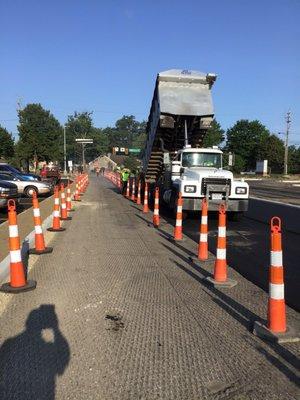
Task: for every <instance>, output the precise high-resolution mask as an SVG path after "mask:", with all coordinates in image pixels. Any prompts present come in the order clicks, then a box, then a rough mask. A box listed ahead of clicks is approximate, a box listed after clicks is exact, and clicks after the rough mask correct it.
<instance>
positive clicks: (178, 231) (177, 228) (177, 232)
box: [174, 192, 183, 241]
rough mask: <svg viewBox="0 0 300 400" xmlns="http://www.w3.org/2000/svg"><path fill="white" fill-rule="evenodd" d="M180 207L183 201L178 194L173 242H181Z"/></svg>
mask: <svg viewBox="0 0 300 400" xmlns="http://www.w3.org/2000/svg"><path fill="white" fill-rule="evenodd" d="M182 206H183V200H182V195H181V192H179V193H178V198H177V212H176V222H175V228H174V240H176V241H177V240H182V239H183V237H182Z"/></svg>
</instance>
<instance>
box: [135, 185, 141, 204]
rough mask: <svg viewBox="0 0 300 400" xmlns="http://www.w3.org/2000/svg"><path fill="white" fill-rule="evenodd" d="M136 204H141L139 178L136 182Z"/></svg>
mask: <svg viewBox="0 0 300 400" xmlns="http://www.w3.org/2000/svg"><path fill="white" fill-rule="evenodd" d="M136 204H137V205H138V206H140V205H141V204H142V202H141V181H140V180H139V183H138V191H137V198H136Z"/></svg>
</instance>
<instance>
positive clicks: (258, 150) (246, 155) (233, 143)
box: [226, 120, 270, 169]
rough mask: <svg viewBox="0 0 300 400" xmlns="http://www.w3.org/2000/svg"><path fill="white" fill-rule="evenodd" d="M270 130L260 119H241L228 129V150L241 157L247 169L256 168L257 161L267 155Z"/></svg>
mask: <svg viewBox="0 0 300 400" xmlns="http://www.w3.org/2000/svg"><path fill="white" fill-rule="evenodd" d="M269 138H270V132H269V131H268V129H267V128H266V127H265V126H264V125H263V124H261V123H260V122H259V121H248V120H240V121H237V122H236V123H235V125H234V126H233V127H232V128H230V129H228V130H227V140H226V150H227V151H231V152H233V153H234V154H235V155H236V156H239V157H241V159H242V160H243V161H244V166H245V168H246V169H254V168H255V167H256V161H257V160H261V159H263V158H264V157H265V150H266V147H265V144H266V143H267V141H268V139H269Z"/></svg>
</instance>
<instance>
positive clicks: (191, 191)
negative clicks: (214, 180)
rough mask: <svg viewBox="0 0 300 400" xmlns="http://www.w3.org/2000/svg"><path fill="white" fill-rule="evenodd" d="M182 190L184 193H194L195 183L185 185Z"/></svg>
mask: <svg viewBox="0 0 300 400" xmlns="http://www.w3.org/2000/svg"><path fill="white" fill-rule="evenodd" d="M184 191H185V193H195V192H196V186H195V185H190V186H185V187H184Z"/></svg>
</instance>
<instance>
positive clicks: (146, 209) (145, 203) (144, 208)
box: [143, 182, 149, 213]
mask: <svg viewBox="0 0 300 400" xmlns="http://www.w3.org/2000/svg"><path fill="white" fill-rule="evenodd" d="M143 212H144V213H148V212H149V206H148V183H147V182H146V183H145V192H144V207H143Z"/></svg>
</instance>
